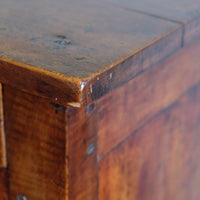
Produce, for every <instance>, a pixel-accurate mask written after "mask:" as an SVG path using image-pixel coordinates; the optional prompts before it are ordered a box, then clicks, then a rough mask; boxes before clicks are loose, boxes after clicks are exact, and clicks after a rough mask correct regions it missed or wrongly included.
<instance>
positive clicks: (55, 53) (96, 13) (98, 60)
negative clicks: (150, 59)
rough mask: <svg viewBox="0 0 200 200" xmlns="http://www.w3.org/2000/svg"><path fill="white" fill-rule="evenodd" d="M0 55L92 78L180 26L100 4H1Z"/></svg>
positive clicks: (78, 0)
mask: <svg viewBox="0 0 200 200" xmlns="http://www.w3.org/2000/svg"><path fill="white" fill-rule="evenodd" d="M0 3H1V8H0V17H1V22H0V43H1V48H0V56H1V57H4V58H9V59H12V60H14V61H19V62H21V63H25V64H28V65H32V66H38V67H40V68H44V69H47V70H50V71H54V72H58V73H61V74H64V75H67V76H73V77H80V78H82V77H88V76H90V75H91V74H94V73H96V72H98V71H99V70H101V69H102V68H105V67H106V66H108V65H109V64H111V63H112V62H115V61H116V60H118V59H120V58H122V57H124V56H127V55H128V54H130V53H132V52H134V51H136V50H138V49H139V48H141V47H143V46H145V45H146V44H148V43H150V42H151V41H153V40H155V39H157V38H159V37H161V36H162V35H164V34H166V33H167V32H169V31H170V30H172V29H173V28H175V27H177V23H173V22H169V21H167V20H161V19H157V18H154V17H150V16H145V15H143V14H140V13H135V12H128V11H126V10H125V9H121V8H118V7H116V6H112V5H110V4H109V3H107V2H106V1H105V2H101V1H97V0H85V1H81V0H75V1H69V0H67V1H63V0H58V1H56V2H55V1H53V0H48V1H45V0H35V1H30V0H28V1H24V0H23V1H17V0H7V1H3V0H1V1H0Z"/></svg>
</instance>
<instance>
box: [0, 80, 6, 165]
mask: <svg viewBox="0 0 200 200" xmlns="http://www.w3.org/2000/svg"><path fill="white" fill-rule="evenodd" d="M2 167H6V146H5V132H4V116H3V94H2V85H1V84H0V168H2Z"/></svg>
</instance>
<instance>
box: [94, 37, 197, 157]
mask: <svg viewBox="0 0 200 200" xmlns="http://www.w3.org/2000/svg"><path fill="white" fill-rule="evenodd" d="M199 51H200V40H199V41H197V42H195V43H193V44H191V45H189V46H187V47H185V48H184V49H182V50H180V51H179V52H178V53H176V54H174V55H173V56H171V57H170V58H169V59H166V60H165V61H164V62H163V63H161V64H160V65H158V66H156V67H154V68H152V69H151V70H149V71H146V72H145V73H143V74H141V75H140V76H138V77H136V78H135V79H133V80H132V81H130V82H129V83H128V84H126V85H124V86H123V87H121V88H119V89H117V90H115V91H114V92H112V93H110V94H108V95H106V96H105V97H103V98H101V99H100V100H99V101H98V103H97V106H98V108H99V110H98V113H99V133H98V137H99V155H98V156H99V157H101V156H103V155H104V154H106V153H107V152H109V151H110V150H111V149H112V148H113V147H115V146H116V145H117V144H119V143H120V142H121V141H122V140H124V139H125V138H126V137H127V136H129V135H130V134H131V133H132V132H133V131H135V130H137V129H138V128H139V127H140V126H142V125H143V124H145V123H146V122H147V121H148V120H149V119H151V118H152V117H153V116H154V115H155V114H156V113H158V112H160V110H162V109H164V108H166V107H167V106H168V105H170V104H171V103H172V102H174V101H175V100H176V99H177V98H178V97H179V96H180V95H181V94H182V93H183V92H185V91H186V90H187V89H188V88H190V87H191V86H192V85H194V84H196V83H198V82H199V81H200V68H199V63H200V58H199V53H198V52H199ZM184 77H185V78H184ZM130 122H131V123H130ZM111 127H112V128H111Z"/></svg>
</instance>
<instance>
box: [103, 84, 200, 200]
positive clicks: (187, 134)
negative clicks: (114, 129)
mask: <svg viewBox="0 0 200 200" xmlns="http://www.w3.org/2000/svg"><path fill="white" fill-rule="evenodd" d="M199 100H200V85H198V86H195V87H193V88H192V89H190V90H189V92H186V93H185V94H184V95H183V96H182V97H180V98H179V99H178V101H176V102H175V103H174V104H173V105H171V106H169V107H168V108H167V109H166V110H164V111H163V112H161V113H159V114H158V115H157V116H156V117H155V118H154V119H152V120H151V122H149V123H147V124H145V125H144V127H142V128H140V129H139V130H138V131H136V132H134V134H132V135H131V136H130V137H129V138H128V139H127V140H126V141H124V142H123V143H122V144H120V145H119V146H118V148H115V150H114V151H112V152H111V153H110V154H108V155H107V156H106V157H105V158H104V159H103V160H101V161H100V171H99V199H106V200H112V199H115V200H127V199H132V200H146V199H149V200H150V199H152V200H160V199H165V200H172V199H173V200H174V199H176V200H188V199H192V200H198V199H199V196H200V191H199V184H200V171H199V168H200V161H199V156H200V146H199V139H200V135H199V130H200V123H199V122H200V106H199ZM116 126H117V123H116ZM118 128H119V129H120V127H118Z"/></svg>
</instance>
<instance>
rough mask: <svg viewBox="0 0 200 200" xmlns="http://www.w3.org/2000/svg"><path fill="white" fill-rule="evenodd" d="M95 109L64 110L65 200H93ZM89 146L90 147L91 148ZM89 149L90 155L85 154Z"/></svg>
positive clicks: (95, 184) (95, 151)
mask: <svg viewBox="0 0 200 200" xmlns="http://www.w3.org/2000/svg"><path fill="white" fill-rule="evenodd" d="M97 129H98V118H97V113H96V109H95V105H94V104H91V105H89V106H88V107H86V108H81V109H77V108H70V107H69V108H68V135H69V138H68V141H69V152H68V153H69V199H70V200H90V199H91V200H97V198H98V197H97V185H98V180H97V132H98V130H97ZM91 145H92V146H91ZM89 146H91V147H92V148H94V149H93V150H94V152H92V151H91V149H90V151H91V152H90V153H89V152H88V151H89V149H88V148H89Z"/></svg>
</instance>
